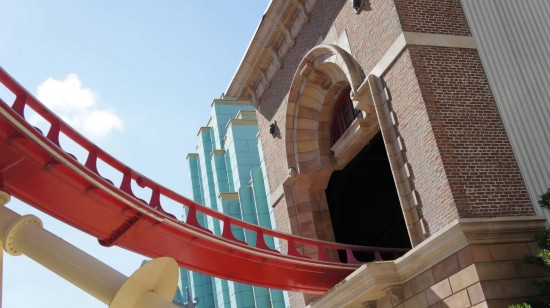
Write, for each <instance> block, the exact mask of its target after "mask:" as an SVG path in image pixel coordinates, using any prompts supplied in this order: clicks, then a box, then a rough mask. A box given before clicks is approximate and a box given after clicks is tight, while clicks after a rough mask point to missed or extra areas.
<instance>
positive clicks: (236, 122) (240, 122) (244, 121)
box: [225, 119, 258, 128]
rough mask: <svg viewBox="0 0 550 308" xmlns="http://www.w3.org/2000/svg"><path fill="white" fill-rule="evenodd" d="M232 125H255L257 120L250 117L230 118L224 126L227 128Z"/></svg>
mask: <svg viewBox="0 0 550 308" xmlns="http://www.w3.org/2000/svg"><path fill="white" fill-rule="evenodd" d="M232 125H246V126H257V125H258V121H257V120H252V119H231V120H229V122H227V125H226V126H225V127H226V128H229V126H232Z"/></svg>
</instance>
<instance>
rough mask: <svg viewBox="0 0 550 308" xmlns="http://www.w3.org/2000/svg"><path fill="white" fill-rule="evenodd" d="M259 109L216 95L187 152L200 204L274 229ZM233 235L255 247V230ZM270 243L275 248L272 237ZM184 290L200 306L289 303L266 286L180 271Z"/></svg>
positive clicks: (213, 224) (213, 225)
mask: <svg viewBox="0 0 550 308" xmlns="http://www.w3.org/2000/svg"><path fill="white" fill-rule="evenodd" d="M257 134H258V122H257V120H256V111H255V109H254V107H253V106H251V105H250V102H248V101H238V100H231V99H223V98H222V99H216V100H214V101H213V102H212V106H211V117H210V119H209V120H208V123H207V125H206V126H204V127H201V128H200V129H199V132H198V134H197V136H198V144H197V146H196V152H195V153H190V154H189V155H188V156H187V161H188V164H189V173H190V177H191V186H192V196H193V200H194V201H195V202H197V203H200V204H203V205H205V206H207V207H210V208H212V209H214V210H216V211H219V212H223V213H224V214H226V215H230V216H232V217H235V218H237V219H240V220H244V221H246V222H249V223H253V224H258V225H260V226H262V227H265V228H273V227H274V219H273V212H272V208H271V207H270V206H269V204H268V196H267V194H266V187H267V186H266V178H265V176H264V175H265V172H264V171H265V166H264V165H263V158H262V155H261V147H260V146H259V143H258V139H257ZM198 219H199V222H200V223H201V224H203V225H204V226H207V227H208V228H209V229H210V230H212V231H213V232H214V233H215V234H216V235H221V231H222V229H221V228H222V227H223V225H221V223H220V222H219V221H216V220H213V219H211V218H209V217H204V216H199V217H198ZM233 234H234V235H235V237H236V238H238V239H240V240H246V241H247V242H248V243H250V244H251V245H254V244H255V243H254V241H255V238H256V235H255V234H247V232H244V231H243V230H242V229H240V228H237V227H234V228H233ZM266 243H267V244H268V245H269V246H270V247H272V248H277V243H275V242H274V241H273V239H268V238H266ZM180 276H181V289H182V290H186V288H189V290H190V292H191V294H192V296H193V297H194V298H197V299H198V300H199V307H220V308H221V307H224V308H226V307H236V308H248V307H258V308H264V307H265V308H270V307H288V306H289V305H288V296H287V293H286V292H283V291H280V290H273V289H266V288H262V287H256V286H251V285H246V284H242V283H238V282H233V281H228V280H224V279H220V278H217V277H211V276H207V275H203V274H201V273H196V272H192V271H188V270H185V269H181V270H180Z"/></svg>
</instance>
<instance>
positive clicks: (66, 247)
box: [0, 191, 178, 308]
mask: <svg viewBox="0 0 550 308" xmlns="http://www.w3.org/2000/svg"><path fill="white" fill-rule="evenodd" d="M9 200H10V195H9V194H7V193H6V192H3V191H0V239H1V241H2V246H3V247H4V250H5V251H6V252H7V253H9V254H10V255H14V256H17V255H21V254H24V255H26V256H28V257H29V258H31V259H33V260H34V261H36V262H38V263H39V264H41V265H42V266H44V267H46V268H48V269H50V270H51V271H53V272H54V273H56V274H57V275H59V276H61V277H63V278H65V279H66V280H68V281H69V282H71V283H72V284H74V285H76V286H77V287H79V288H81V289H82V290H84V291H86V292H87V293H89V294H90V295H92V296H94V297H95V298H97V299H98V300H100V301H101V302H103V303H105V304H107V305H109V307H110V308H123V307H124V308H127V307H134V308H146V307H150V308H152V307H155V308H156V307H161V308H176V307H177V306H176V305H175V304H173V303H172V298H173V296H174V294H175V292H176V288H177V280H178V266H177V263H176V261H174V260H173V259H171V258H166V257H163V258H158V259H155V260H153V261H150V262H148V263H146V264H145V265H144V266H142V267H140V268H139V269H138V270H137V271H135V272H134V273H133V274H132V275H131V276H130V277H129V278H128V277H126V276H124V275H123V274H121V273H119V272H118V271H116V270H115V269H113V268H111V267H109V266H108V265H106V264H104V263H103V262H101V261H99V260H97V259H95V258H94V257H92V256H90V255H88V254H87V253H85V252H83V251H82V250H80V249H78V248H77V247H75V246H73V245H71V244H70V243H68V242H66V241H64V240H63V239H61V238H59V237H57V236H56V235H54V234H52V233H50V232H49V231H47V230H45V229H44V228H42V221H41V220H40V219H39V218H38V217H36V216H32V215H25V216H21V215H19V214H17V213H16V212H14V211H12V210H10V209H8V208H7V207H5V206H4V205H5V204H6V203H7V202H9Z"/></svg>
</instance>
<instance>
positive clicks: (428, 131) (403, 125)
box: [383, 51, 458, 233]
mask: <svg viewBox="0 0 550 308" xmlns="http://www.w3.org/2000/svg"><path fill="white" fill-rule="evenodd" d="M383 79H384V81H385V83H386V86H387V88H388V89H389V91H390V94H391V98H392V100H391V106H392V109H393V110H394V111H395V113H396V114H397V120H398V123H399V124H398V126H397V129H398V131H399V133H400V135H401V137H402V138H403V140H404V142H405V148H406V152H405V157H406V159H407V161H408V162H409V164H410V165H411V168H412V171H413V175H414V188H416V190H417V191H418V194H419V195H420V202H421V204H422V213H423V215H424V219H426V221H427V222H428V225H429V229H430V232H432V233H433V232H435V231H437V230H438V229H440V228H441V227H442V226H444V225H445V224H446V223H447V222H449V221H452V220H454V219H456V218H457V217H458V215H457V211H456V208H455V207H454V200H453V196H452V194H451V189H450V186H449V182H448V181H447V176H446V174H445V169H444V167H443V162H442V160H441V156H440V155H441V153H440V152H439V149H438V144H437V142H436V138H435V136H434V133H433V131H432V127H431V123H430V118H429V116H428V113H427V111H426V106H425V104H424V98H423V97H422V92H421V89H420V87H419V84H418V81H417V79H416V74H415V70H414V68H413V63H412V60H411V58H410V54H409V51H405V52H403V54H402V55H401V57H399V59H398V60H397V61H396V62H395V64H394V65H393V66H392V67H391V68H390V69H389V70H388V72H387V74H386V75H385V76H383Z"/></svg>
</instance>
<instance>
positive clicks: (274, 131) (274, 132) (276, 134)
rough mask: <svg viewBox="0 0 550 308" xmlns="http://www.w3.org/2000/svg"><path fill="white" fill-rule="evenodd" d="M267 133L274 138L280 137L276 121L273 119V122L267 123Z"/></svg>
mask: <svg viewBox="0 0 550 308" xmlns="http://www.w3.org/2000/svg"><path fill="white" fill-rule="evenodd" d="M269 133H270V134H271V137H273V138H275V137H277V138H281V131H280V130H279V126H278V125H277V121H273V123H271V124H269Z"/></svg>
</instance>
